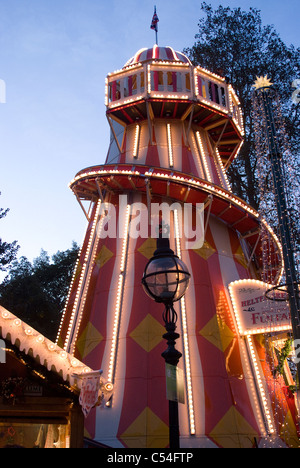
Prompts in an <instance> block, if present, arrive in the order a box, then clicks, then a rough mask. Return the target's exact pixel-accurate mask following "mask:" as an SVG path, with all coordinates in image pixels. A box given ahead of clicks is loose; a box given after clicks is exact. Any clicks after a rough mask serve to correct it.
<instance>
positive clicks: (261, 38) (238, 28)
mask: <svg viewBox="0 0 300 468" xmlns="http://www.w3.org/2000/svg"><path fill="white" fill-rule="evenodd" d="M201 10H202V11H203V12H204V14H205V17H203V18H201V19H200V20H199V23H198V27H199V33H198V34H197V35H196V36H195V39H196V42H195V44H194V45H193V46H192V47H191V48H187V49H185V53H186V54H187V55H188V56H189V57H190V59H191V60H192V62H193V63H194V64H195V65H200V66H202V67H205V68H207V69H209V70H211V71H213V72H216V73H219V74H224V76H226V77H228V79H229V82H230V83H231V84H232V86H233V88H234V89H235V91H236V92H237V94H238V96H239V99H240V101H241V106H242V109H243V112H244V120H245V132H246V135H245V142H244V145H243V147H242V150H241V153H240V155H239V157H238V158H237V159H236V160H235V162H234V163H233V164H232V165H231V167H230V169H229V171H228V176H229V178H230V181H231V184H232V188H233V191H234V192H235V193H236V194H237V195H239V196H240V197H242V198H244V199H245V200H247V201H248V202H249V203H250V204H251V205H252V206H253V207H254V208H256V209H257V208H258V206H259V190H258V181H257V174H256V171H257V155H256V153H255V144H254V127H253V109H252V102H251V99H252V94H253V83H254V81H255V80H256V77H257V76H265V75H268V77H269V78H270V79H271V81H272V82H273V83H274V84H275V85H276V86H277V87H278V89H279V93H280V97H281V102H282V112H283V115H284V120H285V127H286V131H287V133H288V139H289V142H290V148H291V152H292V154H293V155H294V156H295V157H296V156H297V155H299V153H300V134H299V130H298V129H299V124H300V103H298V104H297V103H294V102H293V101H292V93H293V91H295V89H294V88H293V87H292V84H293V81H294V80H296V79H299V78H300V48H297V49H296V48H295V47H294V46H293V45H291V46H287V45H286V44H285V43H284V42H283V41H282V40H281V38H280V36H279V35H278V33H277V32H276V30H275V28H274V26H270V25H267V26H264V25H263V24H262V20H261V15H260V11H259V10H257V9H255V8H250V10H249V11H248V12H246V11H242V10H241V8H234V9H231V8H229V7H226V8H225V7H222V6H219V7H218V8H217V9H216V10H213V8H212V7H211V5H209V4H207V3H205V2H203V3H202V4H201Z"/></svg>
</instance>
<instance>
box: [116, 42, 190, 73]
mask: <svg viewBox="0 0 300 468" xmlns="http://www.w3.org/2000/svg"><path fill="white" fill-rule="evenodd" d="M150 60H151V61H153V60H158V61H168V62H182V63H187V64H189V65H191V62H190V60H189V59H188V57H187V56H186V55H184V54H182V53H181V52H177V51H175V50H174V49H172V47H159V46H157V45H154V46H153V47H151V48H150V49H140V50H139V51H138V52H137V53H136V54H135V55H134V56H133V57H132V58H131V59H130V60H128V62H127V63H125V65H124V67H123V68H126V67H129V66H130V65H134V64H137V63H141V62H148V61H150Z"/></svg>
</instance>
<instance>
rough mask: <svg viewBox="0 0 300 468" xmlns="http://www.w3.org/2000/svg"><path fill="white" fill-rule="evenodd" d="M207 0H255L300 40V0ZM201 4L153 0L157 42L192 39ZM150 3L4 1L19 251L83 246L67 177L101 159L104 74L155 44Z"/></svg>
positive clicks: (5, 121) (4, 189)
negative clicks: (156, 22)
mask: <svg viewBox="0 0 300 468" xmlns="http://www.w3.org/2000/svg"><path fill="white" fill-rule="evenodd" d="M207 3H210V4H211V5H212V6H213V7H214V8H216V7H218V6H219V5H220V4H222V6H224V7H225V6H230V7H238V6H240V7H241V8H242V9H244V10H249V8H250V7H251V6H252V7H255V8H258V9H260V10H261V12H262V20H263V23H264V24H265V25H267V24H273V25H274V26H275V28H276V30H277V32H278V33H279V34H280V36H281V38H282V40H283V41H284V42H285V43H286V44H287V45H290V44H294V45H295V46H296V47H299V46H300V43H299V42H300V41H299V21H300V2H299V0H287V1H285V2H282V1H281V0H264V1H258V0H252V1H242V0H240V1H231V0H228V1H226V2H225V1H220V0H219V1H215V0H212V1H208V2H207ZM200 5H201V1H198V0H197V1H196V0H156V6H157V14H158V17H159V20H160V21H159V36H158V37H159V44H160V45H162V46H167V45H169V46H172V47H173V48H174V49H175V50H178V51H182V50H183V48H184V47H190V46H192V45H193V44H194V42H195V34H197V32H198V26H197V25H198V20H199V18H200V17H201V15H202V12H201V10H200ZM153 9H154V2H152V1H151V2H150V1H149V0H127V1H126V2H124V0H110V1H108V0H51V1H50V0H0V79H1V80H3V81H4V82H5V84H6V102H5V103H1V104H0V161H1V165H0V192H1V197H0V207H2V208H7V207H8V208H10V212H9V214H8V215H7V217H6V218H5V219H2V220H1V221H0V229H1V230H0V237H1V238H2V239H3V240H5V241H7V242H11V241H13V240H17V241H18V242H19V244H20V246H21V249H20V255H24V256H26V257H27V258H29V259H30V260H32V259H33V258H34V257H37V256H38V255H39V254H40V251H41V249H44V250H46V251H47V252H48V253H49V254H50V255H52V254H54V253H56V251H57V250H66V249H68V248H69V247H71V244H72V241H73V240H75V241H76V242H78V243H79V244H81V242H82V239H83V235H84V232H85V228H86V219H85V217H84V215H83V213H82V211H81V209H80V207H79V205H78V203H77V201H76V199H75V197H74V195H73V194H72V192H71V191H70V189H69V188H68V183H69V182H70V181H71V180H72V179H73V177H74V175H75V174H76V173H77V172H78V171H79V170H81V169H83V168H85V167H88V166H92V165H97V164H103V163H104V161H105V158H106V153H107V149H108V143H109V125H108V123H107V120H106V117H105V106H104V84H105V77H106V75H107V74H108V73H109V72H112V71H114V70H116V69H119V68H122V66H123V65H124V64H125V62H127V60H128V59H129V58H130V57H131V56H133V55H134V53H135V52H137V50H139V49H140V48H142V47H151V46H153V44H154V42H155V34H154V32H153V31H151V29H150V23H151V19H152V15H153ZM299 78H300V77H299ZM0 96H1V94H0Z"/></svg>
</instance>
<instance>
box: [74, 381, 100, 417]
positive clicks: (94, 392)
mask: <svg viewBox="0 0 300 468" xmlns="http://www.w3.org/2000/svg"><path fill="white" fill-rule="evenodd" d="M99 389H100V376H99V373H98V374H97V375H95V376H89V377H84V378H83V380H82V386H81V391H80V396H79V403H80V404H81V406H82V411H83V414H84V416H85V417H87V416H88V415H89V412H90V411H91V409H92V408H93V407H94V406H95V405H96V403H97V401H98V394H99Z"/></svg>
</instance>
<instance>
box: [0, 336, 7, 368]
mask: <svg viewBox="0 0 300 468" xmlns="http://www.w3.org/2000/svg"><path fill="white" fill-rule="evenodd" d="M5 349H6V344H5V341H4V340H0V364H6V351H5Z"/></svg>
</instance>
